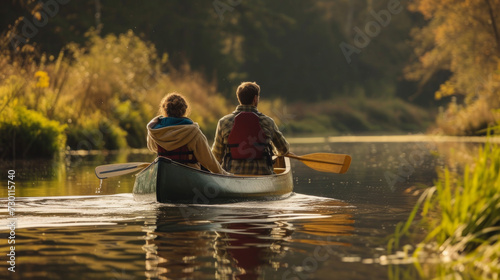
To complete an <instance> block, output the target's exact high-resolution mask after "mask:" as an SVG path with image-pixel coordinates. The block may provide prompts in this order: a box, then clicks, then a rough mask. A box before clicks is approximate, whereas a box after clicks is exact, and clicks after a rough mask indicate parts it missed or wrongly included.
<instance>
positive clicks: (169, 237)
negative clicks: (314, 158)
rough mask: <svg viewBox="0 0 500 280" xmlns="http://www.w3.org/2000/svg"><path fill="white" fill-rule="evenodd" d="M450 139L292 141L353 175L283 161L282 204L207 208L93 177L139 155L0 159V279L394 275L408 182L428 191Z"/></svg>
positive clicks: (142, 157) (129, 180)
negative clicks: (287, 183) (337, 159)
mask: <svg viewBox="0 0 500 280" xmlns="http://www.w3.org/2000/svg"><path fill="white" fill-rule="evenodd" d="M452 144H453V143H445V144H439V143H438V144H436V143H428V142H399V143H389V142H380V143H370V142H362V143H322V144H318V143H316V144H307V145H300V144H295V145H294V152H295V153H297V154H307V153H312V152H334V153H347V154H350V155H351V156H352V158H353V162H352V164H351V168H350V170H349V172H348V173H346V174H342V175H340V174H329V173H320V172H317V171H314V170H311V169H309V168H308V167H306V166H305V165H303V164H302V163H300V162H297V161H292V169H293V177H294V187H295V188H294V194H292V195H291V196H290V197H288V198H285V199H282V200H274V201H241V202H237V203H227V204H215V205H179V204H159V203H150V204H145V203H143V202H140V201H135V200H134V197H133V195H132V194H131V191H132V186H133V183H134V176H133V175H125V176H121V177H117V178H110V179H107V180H104V181H100V180H98V179H97V178H96V177H95V175H94V171H93V170H94V168H95V166H97V165H101V164H107V163H117V162H131V161H151V160H152V159H154V155H151V154H147V153H146V154H144V153H125V152H122V153H118V154H109V155H97V156H71V157H68V158H66V159H65V160H61V161H55V162H53V161H51V162H44V161H35V162H34V161H18V162H4V163H3V166H2V172H3V174H4V178H5V179H4V181H5V182H7V171H8V170H15V172H16V177H15V186H16V189H15V191H16V192H15V198H16V200H15V203H16V206H15V215H14V216H13V217H14V218H15V219H16V220H15V222H16V229H15V241H16V242H15V256H16V258H15V272H10V271H8V268H9V267H10V265H9V263H7V262H6V260H7V258H6V257H5V256H6V254H7V253H9V251H10V246H12V245H9V244H8V242H7V241H8V236H9V230H7V226H6V225H7V224H8V223H9V220H7V219H8V218H10V216H9V215H8V213H7V202H8V200H7V198H6V197H7V196H8V194H7V190H6V189H2V192H3V193H2V197H4V198H3V199H1V200H0V204H1V208H0V209H1V212H0V215H1V216H0V217H1V219H2V225H1V226H2V227H1V229H2V231H1V234H2V235H1V239H2V241H1V242H0V244H1V246H0V248H1V254H2V255H3V256H4V257H2V262H1V265H0V278H1V279H390V278H394V279H397V278H398V277H399V276H400V275H399V273H401V274H404V273H405V272H404V271H406V273H407V271H409V270H410V271H411V270H412V269H413V267H412V265H407V264H399V265H398V269H396V270H395V269H394V265H387V264H386V263H385V262H384V261H383V260H384V259H386V257H385V256H386V255H387V244H388V240H389V237H390V235H391V234H393V233H394V229H395V227H396V225H397V224H398V223H400V222H403V221H405V220H406V218H407V217H408V215H409V213H410V211H411V209H412V208H413V206H414V204H415V201H416V200H417V199H418V194H419V193H420V191H419V187H418V186H419V185H422V184H423V185H432V182H433V180H434V179H435V178H436V176H437V175H436V169H438V168H440V167H441V166H442V165H443V164H444V163H445V162H446V160H447V157H451V156H449V155H448V154H444V153H441V156H438V155H437V154H438V153H437V152H438V151H439V150H440V149H445V150H449V147H450V145H452ZM457 145H458V146H457V147H456V150H457V151H462V152H463V151H464V150H474V149H475V147H476V146H477V145H475V144H463V143H461V144H457ZM456 154H457V153H453V155H454V156H455V157H458V158H466V159H465V160H467V156H463V157H460V156H456ZM454 162H456V161H455V160H454ZM395 271H396V273H395ZM401 271H403V272H401Z"/></svg>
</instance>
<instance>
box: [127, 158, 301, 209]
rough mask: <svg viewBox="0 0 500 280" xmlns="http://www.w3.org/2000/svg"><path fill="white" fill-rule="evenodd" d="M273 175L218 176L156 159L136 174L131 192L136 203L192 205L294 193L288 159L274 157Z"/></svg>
mask: <svg viewBox="0 0 500 280" xmlns="http://www.w3.org/2000/svg"><path fill="white" fill-rule="evenodd" d="M274 172H275V173H276V174H272V175H260V176H238V175H221V174H214V173H210V172H207V171H203V170H198V169H195V168H192V167H189V166H186V165H183V164H180V163H178V162H175V161H172V160H170V159H168V158H164V157H158V158H156V159H155V161H154V162H153V163H151V164H150V165H149V166H148V167H146V168H145V169H144V170H142V171H141V172H140V173H138V174H137V175H136V179H135V183H134V189H133V193H134V197H135V198H136V199H137V200H145V201H158V202H161V203H168V202H176V203H195V204H208V203H216V202H217V203H218V202H221V200H222V201H228V202H233V201H238V200H254V199H266V200H267V199H279V198H282V197H286V196H288V195H290V194H291V193H292V191H293V178H292V172H291V169H290V160H289V159H288V158H284V157H278V158H276V161H275V164H274Z"/></svg>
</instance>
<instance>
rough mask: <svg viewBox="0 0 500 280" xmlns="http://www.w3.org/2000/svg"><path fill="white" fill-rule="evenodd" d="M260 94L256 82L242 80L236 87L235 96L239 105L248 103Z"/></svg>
mask: <svg viewBox="0 0 500 280" xmlns="http://www.w3.org/2000/svg"><path fill="white" fill-rule="evenodd" d="M259 94H260V87H259V85H258V84H257V83H256V82H243V83H241V84H240V86H239V87H238V89H236V96H238V101H239V102H240V104H241V105H250V104H252V101H253V99H254V97H255V96H256V95H259Z"/></svg>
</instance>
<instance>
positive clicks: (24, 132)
mask: <svg viewBox="0 0 500 280" xmlns="http://www.w3.org/2000/svg"><path fill="white" fill-rule="evenodd" d="M65 128H66V126H65V125H62V124H60V123H59V122H57V121H53V120H49V119H47V118H46V117H44V116H43V115H42V114H40V113H38V112H35V111H32V110H29V109H27V108H26V107H24V106H20V105H17V106H13V107H7V108H5V109H4V110H3V112H2V115H1V117H0V156H1V158H9V157H11V156H12V157H13V158H27V157H30V158H39V157H54V156H56V155H57V154H58V153H59V152H61V151H63V150H64V147H65V145H66V136H65V134H64V130H65Z"/></svg>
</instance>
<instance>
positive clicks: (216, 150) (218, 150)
mask: <svg viewBox="0 0 500 280" xmlns="http://www.w3.org/2000/svg"><path fill="white" fill-rule="evenodd" d="M224 149H225V147H224V139H223V137H222V129H221V122H220V121H219V122H218V123H217V129H216V131H215V139H214V144H213V145H212V153H213V155H214V157H215V158H216V159H217V161H218V162H219V163H222V158H223V157H224Z"/></svg>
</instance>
